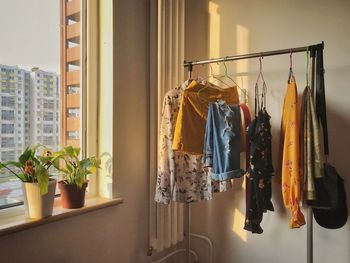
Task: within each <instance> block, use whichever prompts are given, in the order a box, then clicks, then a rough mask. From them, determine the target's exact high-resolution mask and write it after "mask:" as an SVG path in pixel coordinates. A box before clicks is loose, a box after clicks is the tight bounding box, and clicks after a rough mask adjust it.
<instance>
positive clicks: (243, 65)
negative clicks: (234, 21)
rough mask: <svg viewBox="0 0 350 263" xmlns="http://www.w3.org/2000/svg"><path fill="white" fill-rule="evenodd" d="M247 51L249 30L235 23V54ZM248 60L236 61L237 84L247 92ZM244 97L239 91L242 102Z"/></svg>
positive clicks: (244, 99)
mask: <svg viewBox="0 0 350 263" xmlns="http://www.w3.org/2000/svg"><path fill="white" fill-rule="evenodd" d="M247 53H249V30H248V29H247V28H246V27H244V26H242V25H237V26H236V54H238V55H241V54H247ZM248 68H249V66H248V60H247V59H244V60H238V61H237V67H236V70H237V72H236V73H237V75H238V76H239V77H238V81H239V83H238V84H239V85H240V87H241V88H242V89H244V90H246V92H248V84H249V82H248V76H247V75H246V74H247V72H248ZM246 99H247V98H246V97H245V96H244V94H243V93H241V97H240V100H241V101H242V102H245V101H246Z"/></svg>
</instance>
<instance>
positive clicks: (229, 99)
mask: <svg viewBox="0 0 350 263" xmlns="http://www.w3.org/2000/svg"><path fill="white" fill-rule="evenodd" d="M218 100H224V101H225V102H226V103H227V104H229V105H231V104H238V103H239V96H238V91H237V87H235V86H234V87H232V88H227V89H221V88H219V87H217V86H215V85H213V84H211V83H209V82H206V83H199V82H197V81H192V83H191V84H190V85H189V87H188V88H187V89H186V90H185V91H184V92H183V96H182V101H181V106H180V111H179V114H178V117H177V120H176V128H175V133H174V142H173V146H172V149H173V150H174V151H181V152H187V153H191V154H203V147H204V133H205V126H206V119H207V115H208V105H209V103H210V102H215V101H218Z"/></svg>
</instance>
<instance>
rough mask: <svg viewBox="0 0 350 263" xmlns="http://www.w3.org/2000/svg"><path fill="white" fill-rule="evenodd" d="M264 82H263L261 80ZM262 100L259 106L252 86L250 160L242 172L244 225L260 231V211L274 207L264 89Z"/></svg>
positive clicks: (270, 152) (270, 150) (254, 231)
mask: <svg viewBox="0 0 350 263" xmlns="http://www.w3.org/2000/svg"><path fill="white" fill-rule="evenodd" d="M264 85H266V84H265V83H264ZM265 90H266V88H265ZM262 96H263V98H262V104H261V106H259V99H258V98H259V94H258V90H257V86H256V88H255V98H256V102H255V119H254V120H253V121H252V122H251V123H250V125H249V127H248V137H249V143H250V162H249V168H248V171H247V173H246V186H247V188H246V191H247V192H246V195H247V200H246V206H247V207H246V219H245V224H244V229H245V230H248V231H251V232H252V233H257V234H261V233H262V232H263V229H262V228H261V226H260V223H261V221H262V219H263V213H264V212H267V210H269V211H274V207H273V204H272V202H271V198H272V185H271V178H272V176H273V175H274V169H273V166H272V149H271V140H272V136H271V125H270V116H269V114H268V113H267V111H266V109H265V104H266V103H265V101H264V100H265V96H266V94H265V91H263V95H262Z"/></svg>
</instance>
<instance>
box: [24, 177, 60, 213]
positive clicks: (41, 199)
mask: <svg viewBox="0 0 350 263" xmlns="http://www.w3.org/2000/svg"><path fill="white" fill-rule="evenodd" d="M56 183H57V181H56V180H55V179H50V181H49V185H48V192H47V194H45V195H41V194H40V187H39V185H38V183H22V189H23V199H24V200H23V201H24V208H25V215H26V217H29V218H33V219H40V218H44V217H47V216H50V215H52V211H53V203H54V199H55V190H56Z"/></svg>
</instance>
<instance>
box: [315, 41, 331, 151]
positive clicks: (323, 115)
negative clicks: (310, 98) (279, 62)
mask: <svg viewBox="0 0 350 263" xmlns="http://www.w3.org/2000/svg"><path fill="white" fill-rule="evenodd" d="M315 51H316V114H317V118H318V120H319V121H320V123H321V126H322V132H323V147H324V154H325V155H328V154H329V146H328V128H327V109H326V94H325V87H324V72H325V70H324V66H323V43H322V44H318V45H317V47H316V49H313V50H312V52H311V55H312V56H315V53H314V52H315Z"/></svg>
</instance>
